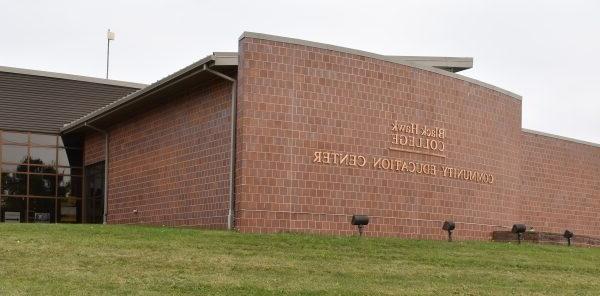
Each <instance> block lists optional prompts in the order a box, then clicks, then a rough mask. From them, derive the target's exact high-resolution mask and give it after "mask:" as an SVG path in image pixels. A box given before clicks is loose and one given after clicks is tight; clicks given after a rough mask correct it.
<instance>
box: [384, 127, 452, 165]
mask: <svg viewBox="0 0 600 296" xmlns="http://www.w3.org/2000/svg"><path fill="white" fill-rule="evenodd" d="M391 137H392V142H391V145H390V147H389V149H390V150H396V151H402V152H410V153H417V154H424V155H431V156H437V157H444V158H445V157H446V155H445V152H444V151H446V144H445V143H444V140H445V139H446V130H445V129H443V128H438V127H429V126H426V125H420V124H417V123H413V122H409V123H400V122H398V121H395V122H393V123H392V128H391Z"/></svg>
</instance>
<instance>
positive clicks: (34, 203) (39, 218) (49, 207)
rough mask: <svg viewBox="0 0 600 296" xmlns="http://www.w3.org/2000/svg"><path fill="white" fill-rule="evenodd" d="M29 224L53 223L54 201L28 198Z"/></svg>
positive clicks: (54, 215) (51, 199) (52, 199)
mask: <svg viewBox="0 0 600 296" xmlns="http://www.w3.org/2000/svg"><path fill="white" fill-rule="evenodd" d="M27 212H28V213H29V222H34V223H54V222H55V217H56V199H54V198H29V211H27Z"/></svg>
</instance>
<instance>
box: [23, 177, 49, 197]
mask: <svg viewBox="0 0 600 296" xmlns="http://www.w3.org/2000/svg"><path fill="white" fill-rule="evenodd" d="M55 190H56V175H29V194H30V195H37V196H55V193H56V192H55Z"/></svg>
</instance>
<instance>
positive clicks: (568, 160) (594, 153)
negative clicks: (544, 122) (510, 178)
mask: <svg viewBox="0 0 600 296" xmlns="http://www.w3.org/2000/svg"><path fill="white" fill-rule="evenodd" d="M521 138H522V142H523V145H522V147H523V159H522V161H521V168H522V171H521V180H522V185H521V190H522V196H523V204H522V206H521V207H520V211H521V217H522V221H523V223H526V224H527V225H531V226H533V227H534V228H535V229H536V230H539V231H548V232H560V233H562V232H564V230H565V229H569V230H571V231H573V232H574V233H575V234H579V235H589V236H595V237H600V215H599V213H600V148H598V147H593V146H591V145H585V144H580V143H576V142H571V141H565V140H561V139H556V138H552V137H548V136H543V135H537V134H533V133H530V132H523V134H522V136H521Z"/></svg>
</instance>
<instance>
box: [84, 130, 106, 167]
mask: <svg viewBox="0 0 600 296" xmlns="http://www.w3.org/2000/svg"><path fill="white" fill-rule="evenodd" d="M104 141H105V138H104V135H103V134H101V133H96V132H94V133H90V134H87V135H86V137H85V141H84V144H83V145H84V151H85V153H84V155H83V158H84V164H85V165H86V166H87V165H90V164H94V163H97V162H100V161H104V147H105V143H104Z"/></svg>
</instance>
